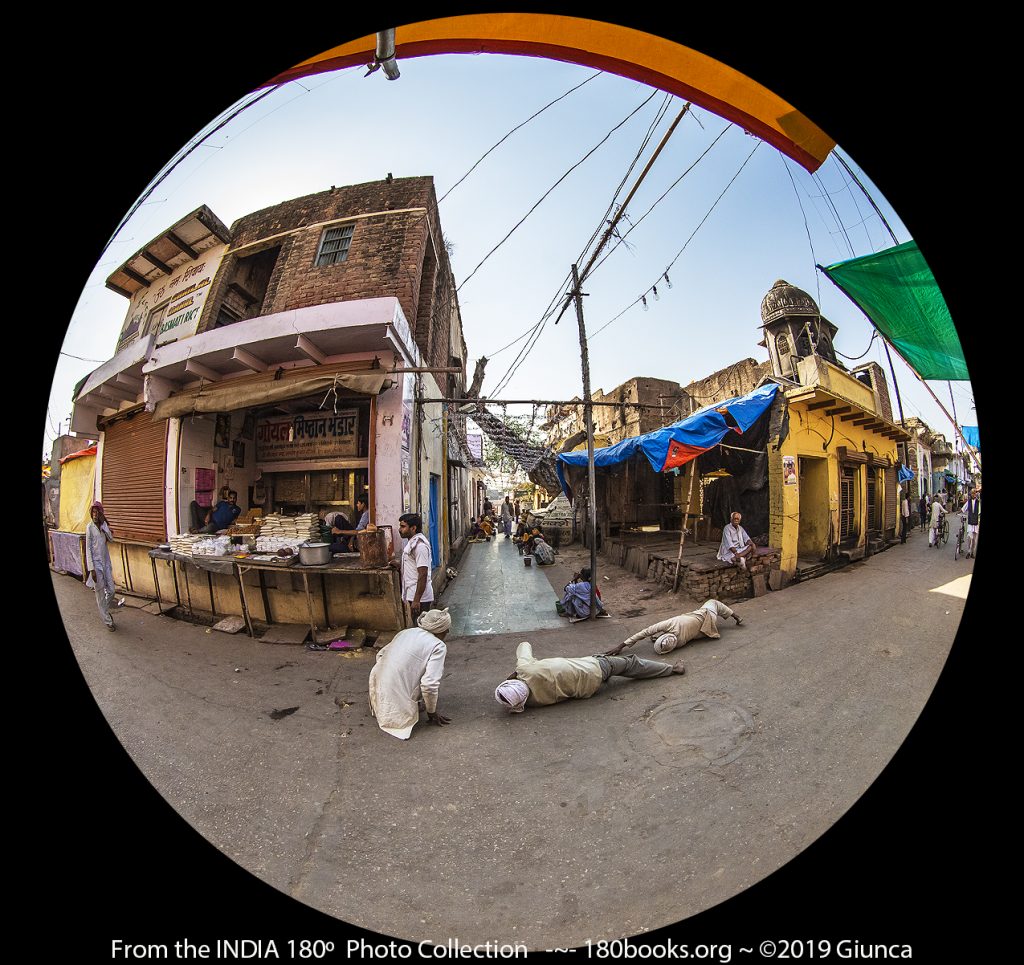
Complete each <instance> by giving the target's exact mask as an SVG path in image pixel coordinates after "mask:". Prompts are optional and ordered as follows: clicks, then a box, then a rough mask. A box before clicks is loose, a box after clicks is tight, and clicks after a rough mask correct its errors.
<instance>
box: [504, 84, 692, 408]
mask: <svg viewBox="0 0 1024 965" xmlns="http://www.w3.org/2000/svg"><path fill="white" fill-rule="evenodd" d="M671 100H672V98H671V95H668V94H666V95H665V99H664V100H663V101H662V103H661V106H660V108H659V109H658V112H657V114H656V115H655V118H654V120H653V121H652V122H651V125H650V126H649V127H648V129H647V133H646V134H645V135H644V137H643V140H642V141H641V143H640V147H639V148H638V149H637V151H636V154H635V155H634V157H633V159H632V160H631V161H630V164H629V167H628V168H627V169H626V172H625V174H623V176H622V179H621V180H620V181H619V184H618V186H617V187H616V189H615V192H614V194H613V195H612V199H611V201H610V202H609V204H608V207H607V208H606V209H605V211H604V214H602V216H601V218H600V220H599V221H598V223H597V226H596V227H595V228H594V231H593V232H592V234H591V235H590V238H589V239H588V240H587V243H586V244H585V245H584V247H583V250H582V251H581V252H580V254H579V256H578V257H577V259H576V261H575V262H574V264H579V263H580V262H581V261H582V260H583V258H584V257H585V256H586V253H587V252H588V251H589V250H590V246H591V245H592V244H593V243H594V241H595V240H596V239H597V237H598V235H599V234H600V233H601V231H602V229H603V228H604V226H605V224H606V223H607V218H608V216H609V214H611V212H612V210H613V208H614V207H615V203H616V199H617V198H618V196H619V194H620V193H621V192H622V189H623V187H624V186H625V184H626V181H627V180H628V179H629V175H630V174H631V173H632V171H633V169H634V168H635V167H636V165H637V163H638V162H639V160H640V158H641V156H642V155H643V152H644V151H645V150H646V148H647V146H648V144H649V143H650V141H651V138H652V137H653V135H654V132H655V130H657V128H658V126H659V124H660V123H661V121H662V120H663V119H664V117H665V115H666V114H667V112H668V108H669V105H670V104H671ZM676 123H678V121H677V122H676ZM591 273H592V272H591ZM571 277H572V276H571V272H570V273H569V274H567V275H566V277H565V278H563V280H562V282H561V283H560V285H559V288H558V290H557V291H556V292H555V295H554V296H553V297H552V299H551V301H550V302H549V303H548V307H547V309H545V311H544V314H543V315H542V316H541V318H540V320H539V321H538V322H537V323H536V325H534V326H533V327H532V328H531V329H529V330H528V331H527V332H524V333H523V335H520V336H519V338H517V339H515V340H514V341H513V342H512V343H510V344H515V342H518V341H520V340H521V339H522V338H524V337H526V336H527V335H529V336H530V338H529V340H528V342H527V344H526V345H525V346H523V348H522V349H520V351H519V354H518V355H517V356H516V358H515V359H514V360H513V361H512V364H511V365H510V366H509V367H508V369H507V370H506V371H505V374H504V375H503V376H502V377H501V379H500V380H499V382H498V385H497V386H496V387H495V389H494V390H493V391H494V393H495V394H497V393H499V392H500V391H501V390H502V389H503V388H504V387H505V386H507V385H508V384H509V382H510V381H511V379H512V378H513V376H514V375H515V373H516V372H517V371H518V370H519V368H520V366H521V365H522V364H523V362H524V361H525V360H526V358H527V357H528V356H529V354H530V352H532V351H533V348H534V346H536V344H537V342H538V340H539V339H540V336H541V334H542V333H543V331H544V328H545V326H546V325H547V322H548V320H549V319H550V317H551V315H553V314H554V310H555V308H556V307H558V305H559V304H560V303H561V302H562V300H563V298H564V297H565V295H564V294H563V292H564V288H565V286H566V285H567V284H568V283H569V281H570V279H571ZM506 347H508V346H506Z"/></svg>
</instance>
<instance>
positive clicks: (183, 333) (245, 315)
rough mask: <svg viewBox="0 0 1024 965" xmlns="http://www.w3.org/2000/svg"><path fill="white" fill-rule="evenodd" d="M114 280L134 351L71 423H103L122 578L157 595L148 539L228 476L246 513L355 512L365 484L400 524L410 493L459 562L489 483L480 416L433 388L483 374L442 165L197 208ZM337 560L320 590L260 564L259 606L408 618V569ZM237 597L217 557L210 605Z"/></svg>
mask: <svg viewBox="0 0 1024 965" xmlns="http://www.w3.org/2000/svg"><path fill="white" fill-rule="evenodd" d="M108 287H110V288H111V289H112V290H114V291H117V292H119V293H120V294H122V295H124V296H125V297H126V298H127V299H128V300H129V307H128V311H127V314H126V318H125V322H124V325H123V327H122V332H121V337H120V339H119V342H118V351H117V354H116V355H115V356H114V358H113V359H111V360H109V361H108V362H106V363H104V364H103V365H101V366H100V367H99V368H98V369H96V370H95V371H94V372H93V373H91V374H90V375H89V376H88V377H87V378H86V379H84V380H83V382H82V383H81V384H80V385H79V386H78V388H77V391H76V394H75V411H74V416H73V421H72V429H73V431H75V432H76V433H78V434H82V435H92V436H94V437H95V436H96V434H97V433H98V434H99V435H100V440H101V441H100V446H99V458H98V468H97V484H96V489H97V496H101V497H102V499H103V501H104V504H105V507H106V509H107V515H108V517H109V518H110V520H111V524H112V526H113V528H114V532H115V534H116V535H117V536H118V537H119V540H120V541H122V543H123V545H122V547H121V551H120V552H119V553H116V554H113V555H114V556H115V571H116V572H115V576H116V577H117V578H118V580H119V582H121V584H122V585H126V586H130V587H132V588H133V590H134V591H135V592H137V593H142V594H144V595H154V594H155V593H156V592H157V587H156V586H155V585H154V577H153V576H152V575H151V574H152V572H153V570H152V568H151V560H150V558H149V554H148V551H149V549H150V548H152V547H153V546H154V545H157V544H162V543H165V542H167V540H168V539H169V538H170V537H172V536H175V535H176V534H183V533H186V532H187V531H188V530H189V528H191V525H192V523H193V522H194V519H193V516H194V514H195V513H196V512H199V511H201V510H202V509H203V508H204V507H206V506H208V505H209V504H210V503H211V502H212V501H216V498H217V495H218V494H219V492H220V491H221V489H222V488H223V487H225V486H226V487H229V488H231V489H234V490H236V491H237V493H238V503H239V505H240V506H241V507H242V511H243V513H244V514H247V515H248V514H249V513H250V512H257V511H262V512H264V513H269V512H272V511H280V512H285V513H302V512H307V513H308V512H314V513H315V512H316V511H317V510H318V509H324V510H327V509H330V510H339V511H342V512H344V513H347V514H349V515H354V503H355V500H356V498H357V497H358V496H360V495H361V494H363V493H366V492H367V491H368V492H369V494H370V498H371V502H370V515H371V519H372V520H373V521H375V522H376V523H378V524H382V525H390V526H392V527H394V530H395V532H396V533H397V523H398V516H399V515H400V514H401V513H403V512H408V511H416V512H420V513H421V515H422V516H423V520H424V534H425V535H428V537H429V539H430V542H431V545H432V548H433V561H434V566H435V582H437V583H440V582H441V581H443V578H444V577H443V574H444V568H445V564H446V563H447V561H448V559H449V557H450V554H451V553H452V552H453V551H454V550H456V549H457V547H458V544H459V543H460V541H461V540H462V539H463V538H464V536H465V534H466V532H467V531H468V521H469V517H470V515H471V514H472V511H473V506H474V495H473V489H474V485H473V481H472V478H471V476H472V468H473V467H472V459H471V458H470V456H469V454H468V453H467V452H465V449H466V448H467V444H466V442H465V439H466V435H465V425H464V417H462V416H459V415H457V414H449V413H448V412H447V411H443V409H442V406H441V405H440V404H439V403H433V404H428V403H422V404H421V403H419V402H418V401H417V400H418V399H422V398H438V397H441V396H445V395H447V396H452V395H455V396H458V395H459V394H461V392H462V391H463V390H464V387H465V356H466V346H465V341H464V339H463V335H462V323H461V317H460V313H459V305H458V299H457V297H456V294H455V283H454V278H453V276H452V271H451V267H450V264H449V260H448V253H447V249H446V243H445V240H444V236H443V234H442V230H441V224H440V221H439V218H438V211H437V200H436V197H435V193H434V185H433V179H432V178H430V177H413V178H398V179H395V178H392V177H391V176H390V175H389V176H388V177H387V178H386V179H385V180H382V181H376V182H372V183H369V184H360V185H349V186H345V187H331V188H330V189H329V190H327V191H321V192H318V193H316V194H311V195H307V196H305V197H301V198H295V199H292V200H289V201H284V202H282V203H280V204H276V205H272V206H270V207H267V208H264V209H262V210H260V211H256V212H253V213H251V214H248V215H245V216H244V217H241V218H239V219H238V220H237V221H235V223H234V224H233V225H231V227H230V228H228V227H226V226H225V225H224V224H223V223H222V222H221V221H220V220H219V219H218V218H217V217H216V215H215V214H213V212H212V211H210V210H209V208H206V207H205V206H204V207H201V208H198V209H196V211H193V212H191V213H190V214H188V215H186V216H185V217H183V218H181V219H179V220H178V221H177V222H175V223H174V224H173V225H171V226H170V227H169V228H168V229H166V230H165V231H164V232H163V233H162V234H161V235H159V236H158V237H157V238H154V239H152V240H151V241H150V242H149V243H148V244H146V245H145V246H143V247H142V248H141V249H140V250H139V251H138V252H136V253H135V254H134V255H132V256H131V257H130V258H128V259H127V260H126V261H125V262H124V263H123V264H122V265H120V266H119V267H118V268H117V269H116V270H115V271H114V272H112V273H111V275H110V277H109V279H108ZM408 370H417V371H412V372H409V371H408ZM197 506H198V510H197V508H196V507H197ZM119 565H120V567H121V571H120V572H118V566H119ZM239 579H241V578H239ZM328 580H329V582H332V583H333V584H335V585H332V587H331V592H330V594H328V593H327V591H326V589H325V590H324V593H323V595H322V599H317V598H316V595H315V594H314V599H313V600H312V602H311V601H310V600H309V599H308V596H309V594H308V592H307V593H306V596H305V597H303V596H302V595H301V594H298V593H295V592H292V590H293V589H294V587H293V583H289V582H288V581H287V580H283V579H282V578H278V580H277V582H276V586H275V587H268V586H267V585H266V580H264V579H263V577H262V576H261V578H260V583H259V590H258V592H255V593H254V594H252V595H253V597H254V599H256V600H259V601H260V604H261V605H260V606H257V607H256V610H257V612H256V613H255V616H256V617H257V618H258V619H261V620H266V621H267V622H288V621H289V620H291V621H294V622H302V621H304V620H305V619H306V613H307V612H308V608H309V607H310V606H313V607H314V608H318V610H317V612H315V613H314V614H313V617H312V618H311V619H313V618H315V619H317V620H318V621H320V622H326V621H327V619H328V618H329V616H334V615H335V614H329V613H328V597H330V599H331V606H332V607H333V608H334V610H335V611H336V612H337V611H338V610H342V611H344V616H345V619H346V620H347V621H348V622H349V623H350V624H351V625H353V626H377V627H381V626H388V625H397V623H398V622H399V621H400V619H401V614H400V612H399V608H397V607H396V606H395V605H394V604H395V586H394V583H393V581H390V580H388V581H385V582H386V583H389V584H390V588H388V587H385V586H384V584H383V583H381V580H380V579H379V578H376V577H375V575H374V574H355V573H353V574H346V573H340V572H339V573H332V574H329V576H328ZM177 586H178V584H177V583H175V589H177ZM166 592H167V588H166V586H165V587H164V593H165V594H166ZM238 600H239V586H238V585H235V584H234V583H232V581H231V580H220V582H218V581H217V580H216V579H214V577H213V576H211V578H210V586H209V594H208V606H207V609H210V610H212V611H213V612H214V613H216V614H220V613H233V612H236V608H237V606H238V605H239V604H238Z"/></svg>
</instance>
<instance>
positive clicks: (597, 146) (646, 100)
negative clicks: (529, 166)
mask: <svg viewBox="0 0 1024 965" xmlns="http://www.w3.org/2000/svg"><path fill="white" fill-rule="evenodd" d="M657 93H658V92H657V91H656V90H655V91H652V92H651V94H650V96H648V97H647V98H646V99H645V100H644V101H643V102H642V103H641V104H638V105H637V106H636V107H635V108H634V109H633V110H632V111H630V112H629V113H628V114H627V115H626V116H625V117H624V118H623V119H622V120H621V121H619V123H618V124H616V125H615V126H614V127H613V128H612V129H611V130H610V131H609V132H608V133H607V134H605V136H604V137H602V138H601V140H600V141H598V142H597V144H595V145H594V146H593V147H592V148H591V149H590V150H589V151H587V153H586V154H584V155H583V157H581V158H580V159H579V160H578V161H576V163H575V164H573V165H572V166H571V167H570V168H569V169H568V170H567V171H566V172H565V173H564V174H562V176H561V177H560V178H559V179H558V180H557V181H555V183H554V184H552V185H551V187H550V188H548V189H547V191H545V192H544V194H543V195H541V197H540V198H539V199H538V200H537V201H536V202H535V203H534V204H533V206H532V207H531V208H530V210H529V211H527V212H526V214H524V215H523V216H522V218H520V219H519V220H518V221H517V222H516V223H515V224H514V225H513V226H512V228H511V229H510V230H509V231H508V233H507V234H506V235H505V237H504V238H502V239H501V241H499V242H498V243H497V244H496V245H495V246H494V247H493V248H492V249H491V250H490V251H489V252H487V254H486V255H484V257H483V258H482V259H481V261H480V263H479V264H478V265H477V266H476V267H475V268H474V269H473V270H472V271H471V272H470V273H469V274H468V275H467V276H466V277H465V278H464V279H463V280H462V283H461V284H460V285H459V286H458V287H457V288H456V289H455V290H456V292H459V291H462V288H463V286H464V285H465V284H466V283H467V282H468V281H469V280H470V279H471V278H472V277H473V276H474V275H475V274H476V273H477V272H478V271H479V270H480V269H481V268H482V267H483V265H484V263H485V262H486V261H487V260H488V259H489V258H490V257H491V255H493V254H494V253H495V252H496V251H497V250H498V249H499V248H500V247H501V246H502V245H503V244H505V242H506V241H508V239H509V238H510V237H512V235H513V233H514V232H515V231H516V229H518V228H519V227H520V226H521V225H522V224H523V222H524V221H526V219H527V218H529V217H530V215H531V214H533V212H534V211H536V210H537V208H538V207H540V205H541V204H542V203H543V201H544V200H545V199H546V198H547V197H548V195H550V194H551V192H552V191H554V190H555V188H557V187H558V186H559V185H560V184H561V183H562V182H563V181H564V180H565V179H566V178H567V177H568V176H569V175H570V174H572V172H573V171H575V170H576V168H578V167H579V166H580V165H581V164H582V163H583V162H584V161H586V160H587V159H588V158H589V157H590V156H591V155H592V154H593V153H594V152H595V151H596V150H597V149H598V148H599V147H601V145H603V144H604V143H605V142H606V141H607V140H608V138H610V137H611V136H612V134H614V133H615V132H616V131H617V130H618V129H619V128H620V127H622V125H623V124H625V123H626V122H627V121H628V120H630V118H632V117H633V115H634V114H636V113H637V111H639V110H641V109H642V108H643V107H646V106H647V104H649V103H650V101H651V100H652V98H654V96H655V95H656V94H657Z"/></svg>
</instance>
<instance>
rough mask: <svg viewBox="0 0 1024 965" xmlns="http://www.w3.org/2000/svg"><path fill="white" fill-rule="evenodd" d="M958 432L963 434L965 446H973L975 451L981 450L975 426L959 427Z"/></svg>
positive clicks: (979, 438)
mask: <svg viewBox="0 0 1024 965" xmlns="http://www.w3.org/2000/svg"><path fill="white" fill-rule="evenodd" d="M960 431H961V432H962V433H963V436H964V439H965V440H966V441H967V445H969V446H974V448H975V449H980V448H981V436H979V435H978V427H977V426H960Z"/></svg>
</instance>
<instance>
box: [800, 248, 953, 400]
mask: <svg viewBox="0 0 1024 965" xmlns="http://www.w3.org/2000/svg"><path fill="white" fill-rule="evenodd" d="M819 267H820V266H819ZM821 270H822V271H823V272H825V274H826V275H828V277H829V278H830V279H832V281H833V282H834V283H835V285H836V286H837V287H838V288H840V289H841V290H842V291H843V292H844V294H846V295H847V297H849V298H850V299H851V300H852V301H854V302H855V303H856V304H857V305H858V306H859V307H860V309H861V311H863V312H864V314H865V315H867V317H868V318H869V319H871V321H872V323H873V324H874V326H875V328H877V329H878V330H879V332H881V333H882V335H884V336H885V338H886V339H887V340H888V342H889V343H890V344H891V345H892V346H893V347H894V348H895V349H896V350H897V351H898V352H899V353H900V355H902V356H903V358H904V359H905V360H906V361H907V364H908V365H910V367H911V368H912V369H913V370H914V371H915V372H916V373H917V374H918V375H919V376H920V377H921V378H922V379H948V380H952V381H966V380H968V379H969V378H970V376H969V375H968V374H967V362H966V360H965V359H964V353H963V348H962V347H961V345H960V337H959V336H958V335H957V332H956V328H955V326H954V325H953V319H952V318H951V317H950V314H949V308H948V307H947V306H946V300H945V299H944V298H943V297H942V292H941V291H939V286H938V283H937V282H936V281H935V276H934V275H933V274H932V270H931V269H930V268H929V267H928V263H927V262H926V261H925V260H924V256H923V255H922V254H921V251H920V249H919V248H918V247H917V242H916V241H908V242H906V243H905V244H902V245H897V246H896V247H895V248H887V249H885V250H884V251H879V252H877V253H876V254H873V255H864V256H863V257H861V258H852V259H850V260H849V261H840V262H838V263H836V264H834V265H829V266H828V267H827V268H822V269H821Z"/></svg>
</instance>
